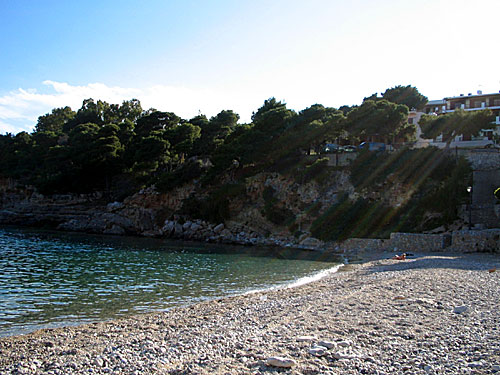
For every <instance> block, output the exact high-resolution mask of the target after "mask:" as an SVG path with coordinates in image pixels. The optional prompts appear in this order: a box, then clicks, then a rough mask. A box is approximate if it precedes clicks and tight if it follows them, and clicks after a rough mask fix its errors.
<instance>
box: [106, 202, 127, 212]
mask: <svg viewBox="0 0 500 375" xmlns="http://www.w3.org/2000/svg"><path fill="white" fill-rule="evenodd" d="M120 208H123V203H121V202H113V203H108V205H107V206H106V209H107V210H108V211H116V210H119V209H120Z"/></svg>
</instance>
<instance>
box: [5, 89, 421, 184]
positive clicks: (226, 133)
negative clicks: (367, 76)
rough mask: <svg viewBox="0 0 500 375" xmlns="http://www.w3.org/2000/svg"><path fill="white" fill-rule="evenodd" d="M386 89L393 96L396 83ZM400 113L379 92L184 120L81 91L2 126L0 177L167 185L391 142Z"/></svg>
mask: <svg viewBox="0 0 500 375" xmlns="http://www.w3.org/2000/svg"><path fill="white" fill-rule="evenodd" d="M407 91H408V90H407ZM386 93H387V95H386V96H391V95H392V98H393V100H394V101H396V99H394V97H395V95H394V90H392V91H389V90H388V91H386ZM389 94H390V95H389ZM384 95H385V94H384ZM407 112H408V109H407V107H406V105H404V104H397V103H395V102H393V101H388V100H385V99H380V98H378V99H376V100H365V101H364V102H363V104H362V105H360V106H342V107H340V108H339V109H336V108H331V107H325V106H323V105H321V104H313V105H311V106H310V107H308V108H305V109H303V110H301V111H299V112H295V111H294V110H292V109H289V108H287V105H286V103H284V102H281V101H278V100H276V99H275V98H269V99H267V100H265V101H264V103H263V105H262V106H261V107H260V108H258V109H257V110H256V111H255V112H254V113H253V115H252V122H251V123H249V124H239V123H238V121H239V120H240V117H239V115H238V114H237V113H235V112H234V111H232V110H229V109H225V110H222V111H221V112H219V113H218V114H216V115H214V116H212V117H210V118H207V117H206V116H205V115H203V114H199V115H197V116H195V117H193V118H191V119H183V118H181V117H180V116H178V115H176V114H175V113H173V112H168V111H159V110H156V109H153V108H151V109H148V110H143V109H142V106H141V103H140V101H139V100H137V99H131V100H127V101H123V102H122V103H121V104H110V103H107V102H106V101H102V100H94V99H92V98H89V99H85V100H84V101H83V103H82V106H81V107H80V108H79V109H78V110H76V111H73V110H72V109H71V108H70V107H62V108H55V109H53V110H52V111H51V112H50V113H47V114H45V115H42V116H40V117H39V118H38V121H37V123H36V125H35V129H34V131H33V132H32V133H31V134H30V133H27V132H21V133H19V134H17V135H12V134H5V135H0V176H4V177H13V178H16V179H18V180H19V181H20V182H22V183H25V184H32V185H35V186H36V187H37V188H39V189H40V191H42V192H43V193H59V192H69V191H72V192H91V191H96V190H101V191H103V190H106V191H108V192H112V191H113V190H114V189H115V190H116V189H118V190H119V188H118V186H124V185H127V186H129V187H130V189H132V190H133V189H139V188H141V187H144V186H146V185H151V184H158V186H162V187H164V188H167V187H168V188H171V187H172V186H175V185H176V184H177V183H183V182H185V181H187V180H186V179H187V178H195V177H196V176H200V175H204V174H206V176H212V177H213V176H217V175H222V174H223V173H224V172H226V171H231V170H233V169H234V168H235V166H236V165H237V166H240V167H241V168H246V167H248V166H252V168H253V170H255V171H256V170H259V168H260V169H261V170H262V169H263V168H272V167H273V166H274V165H277V164H283V163H288V162H290V163H294V162H297V160H298V158H300V156H301V155H304V154H307V153H309V152H312V151H316V152H320V151H321V150H322V148H323V147H324V145H325V144H326V143H327V142H338V141H339V140H342V139H343V140H344V141H345V140H348V139H349V140H351V139H363V140H367V139H368V138H369V137H373V136H376V135H382V136H384V137H387V139H388V141H390V140H391V138H390V137H398V136H402V135H406V134H410V133H412V132H413V131H414V129H413V128H412V127H410V126H408V124H407V123H406V121H405V120H406V116H407ZM208 168H210V169H209V170H208ZM208 180H209V179H208ZM124 181H126V183H124Z"/></svg>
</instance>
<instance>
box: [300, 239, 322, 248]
mask: <svg viewBox="0 0 500 375" xmlns="http://www.w3.org/2000/svg"><path fill="white" fill-rule="evenodd" d="M300 245H301V246H303V247H320V246H322V245H323V242H322V241H320V240H318V239H317V238H314V237H308V238H306V239H305V240H303V241H301V242H300Z"/></svg>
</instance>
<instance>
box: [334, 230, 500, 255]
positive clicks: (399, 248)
mask: <svg viewBox="0 0 500 375" xmlns="http://www.w3.org/2000/svg"><path fill="white" fill-rule="evenodd" d="M330 248H335V249H336V250H338V251H343V252H346V253H349V252H356V251H360V250H365V251H391V252H394V253H409V252H420V251H421V252H428V251H453V252H462V253H471V252H497V253H498V252H500V229H485V230H470V231H469V230H463V231H455V232H452V233H451V234H418V233H392V234H391V237H390V239H387V240H383V239H371V238H351V239H349V240H346V241H344V242H342V243H341V244H339V245H338V246H336V247H333V246H330Z"/></svg>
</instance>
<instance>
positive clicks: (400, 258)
mask: <svg viewBox="0 0 500 375" xmlns="http://www.w3.org/2000/svg"><path fill="white" fill-rule="evenodd" d="M392 259H395V260H406V254H401V255H394V256H393V257H392Z"/></svg>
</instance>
